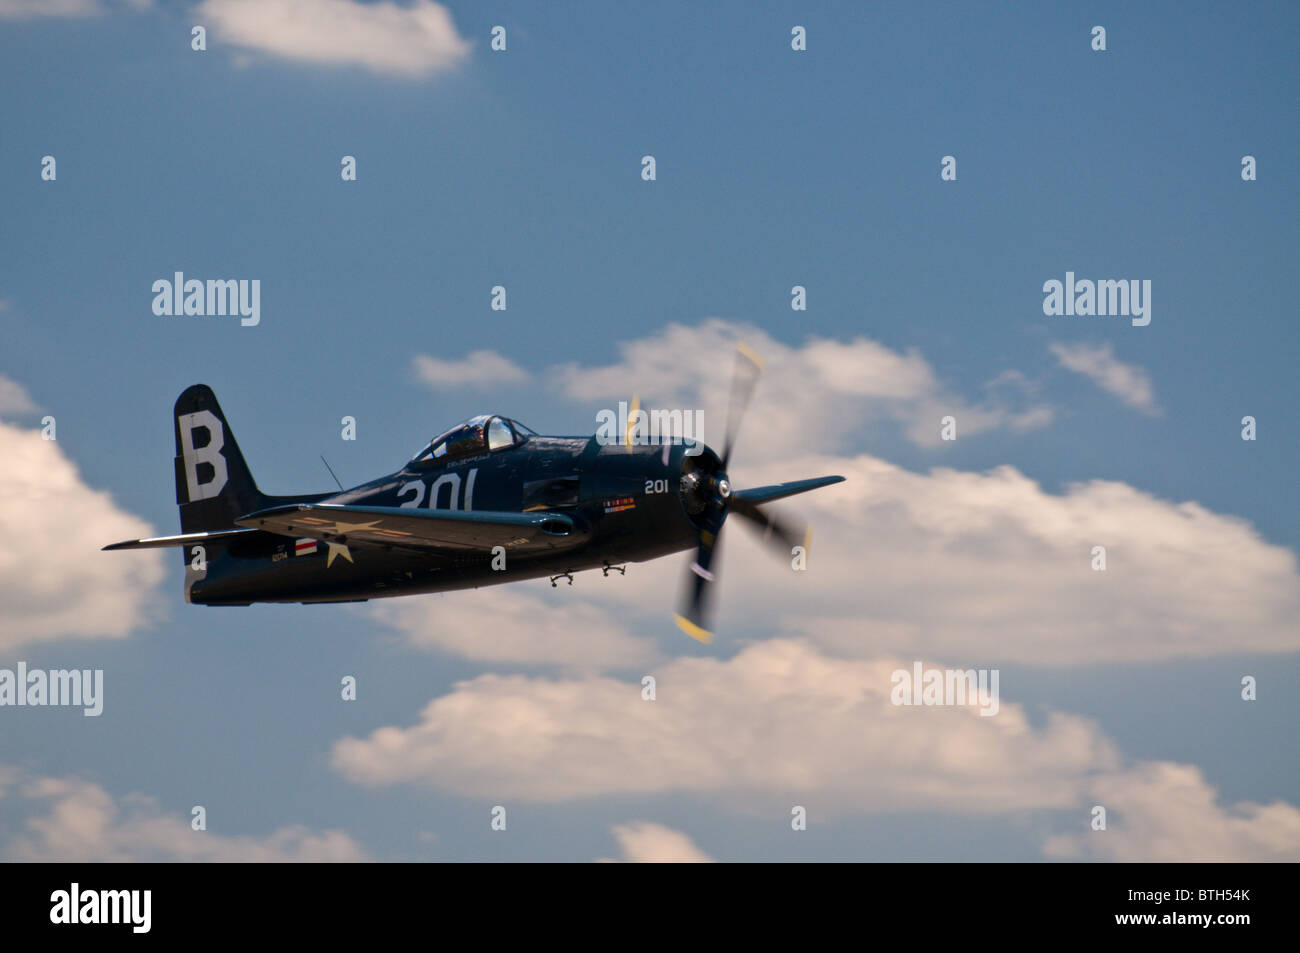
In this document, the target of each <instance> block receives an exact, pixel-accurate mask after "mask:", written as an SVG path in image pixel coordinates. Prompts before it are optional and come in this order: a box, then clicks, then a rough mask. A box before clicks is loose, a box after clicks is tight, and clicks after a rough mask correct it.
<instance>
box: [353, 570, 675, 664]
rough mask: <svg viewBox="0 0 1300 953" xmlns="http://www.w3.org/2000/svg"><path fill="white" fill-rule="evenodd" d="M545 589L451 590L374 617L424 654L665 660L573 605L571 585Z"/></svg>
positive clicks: (604, 616)
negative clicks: (535, 591)
mask: <svg viewBox="0 0 1300 953" xmlns="http://www.w3.org/2000/svg"><path fill="white" fill-rule="evenodd" d="M543 591H544V592H545V595H544V596H539V595H535V594H533V595H530V594H526V593H524V592H522V591H520V590H519V589H517V588H508V587H502V588H497V589H494V590H492V591H491V592H485V591H482V590H471V591H468V592H450V593H446V594H444V595H438V596H427V597H422V598H410V599H402V600H398V601H392V600H390V601H389V602H386V603H380V604H378V605H376V606H375V607H374V608H373V609H371V610H370V612H371V613H372V614H373V616H374V617H375V618H376V619H377V620H379V621H380V622H383V623H384V624H386V625H390V626H392V627H394V628H396V629H397V630H399V631H400V632H402V633H403V635H404V636H405V637H406V639H407V641H408V642H409V643H410V644H411V645H413V646H415V647H417V648H421V649H426V650H433V651H441V652H448V653H450V654H452V655H458V656H460V657H462V658H469V659H476V660H478V661H483V662H494V663H505V664H513V665H520V664H535V665H548V666H556V667H560V668H564V669H566V670H570V671H598V670H601V669H607V668H623V667H627V666H630V665H641V664H647V663H649V662H651V661H653V660H654V659H655V658H656V657H657V652H656V651H655V649H654V646H653V645H652V644H651V643H650V642H647V641H646V640H644V639H639V638H636V637H635V636H633V635H631V634H630V633H629V632H628V630H627V629H626V628H625V627H624V626H623V625H622V624H621V623H620V622H619V621H618V620H617V619H615V618H614V616H613V615H612V614H611V613H609V612H607V611H605V610H603V609H601V608H599V607H597V606H593V605H591V604H590V603H586V602H581V601H577V600H574V599H572V597H571V594H570V592H569V587H568V586H563V587H561V588H557V589H556V590H554V591H553V592H552V591H550V590H549V589H546V588H544V589H543Z"/></svg>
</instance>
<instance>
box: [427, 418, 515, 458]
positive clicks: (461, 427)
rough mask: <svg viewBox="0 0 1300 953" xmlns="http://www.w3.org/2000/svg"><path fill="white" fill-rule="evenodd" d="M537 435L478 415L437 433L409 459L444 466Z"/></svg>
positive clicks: (511, 423)
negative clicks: (451, 461)
mask: <svg viewBox="0 0 1300 953" xmlns="http://www.w3.org/2000/svg"><path fill="white" fill-rule="evenodd" d="M536 436H537V433H536V432H535V431H533V430H531V429H530V428H528V427H525V426H524V425H523V424H521V423H519V422H518V421H515V420H510V419H509V418H507V417H499V416H496V415H493V414H480V415H479V416H477V417H471V418H469V420H466V421H465V422H464V423H460V424H457V425H456V426H455V427H452V428H451V429H450V430H447V431H444V432H443V433H440V434H438V436H436V437H434V438H433V439H432V440H431V441H429V444H428V446H426V447H425V448H424V449H423V450H421V451H420V452H419V453H417V454H416V455H415V456H414V457H412V458H411V462H412V463H417V464H419V463H426V464H427V463H446V462H448V461H450V460H459V459H461V458H462V457H472V456H474V455H476V454H480V453H491V452H493V451H496V450H508V449H510V448H511V447H516V446H518V445H519V444H521V443H523V442H524V441H525V440H527V439H528V438H529V437H536Z"/></svg>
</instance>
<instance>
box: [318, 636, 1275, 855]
mask: <svg viewBox="0 0 1300 953" xmlns="http://www.w3.org/2000/svg"><path fill="white" fill-rule="evenodd" d="M910 667H911V663H910V662H908V661H903V660H900V659H876V660H872V661H855V660H846V659H838V658H834V657H832V656H828V655H825V654H823V653H821V652H820V651H818V650H817V649H816V648H815V647H814V646H812V645H809V644H808V643H806V642H800V641H796V640H780V641H770V642H762V643H758V644H755V645H753V646H750V647H749V648H746V649H745V650H743V651H742V652H741V653H740V654H738V655H737V656H735V657H734V658H732V659H729V660H727V661H717V660H713V659H704V658H695V659H684V658H683V659H677V660H675V661H673V662H670V663H668V664H665V665H663V666H661V667H659V668H657V669H656V670H654V674H655V676H656V678H657V680H658V699H657V700H656V701H654V702H646V701H642V700H641V697H640V686H639V683H638V682H636V681H627V682H623V681H617V680H614V679H610V678H604V677H595V676H590V677H583V678H571V679H566V680H560V681H556V680H549V679H541V678H527V677H523V676H513V677H502V676H499V675H483V676H480V677H478V678H475V679H472V680H470V681H467V682H462V683H460V684H458V685H456V686H455V687H454V688H453V690H452V691H451V692H450V693H449V694H447V695H445V696H443V697H441V698H438V699H435V700H434V701H432V702H430V703H429V705H428V706H426V707H425V709H424V711H423V712H422V714H421V717H420V720H419V722H418V723H417V724H415V725H412V726H410V727H408V728H398V727H384V728H380V729H379V730H377V731H375V732H373V733H372V734H371V735H370V736H369V737H368V738H364V739H362V738H345V739H342V740H340V741H339V742H338V743H337V744H336V745H335V748H334V752H333V765H334V767H335V769H336V770H338V771H339V772H341V773H342V774H343V775H345V776H346V777H348V778H349V779H351V780H353V781H354V782H357V783H361V784H365V785H369V786H387V785H394V784H415V785H421V786H425V787H428V788H432V789H436V790H439V791H444V792H449V793H452V794H457V795H461V796H465V797H475V798H483V797H491V798H507V799H511V800H519V801H525V802H542V803H557V802H571V801H584V800H589V799H595V798H602V797H604V798H609V797H625V796H654V795H660V796H666V795H683V794H685V795H691V796H694V797H699V798H707V799H711V800H712V801H713V802H714V803H717V804H720V805H725V806H726V807H728V808H730V809H732V810H736V811H741V812H774V811H775V812H780V813H782V814H784V812H786V811H788V809H789V805H790V804H792V803H800V804H805V805H810V806H814V807H815V809H816V810H817V812H818V814H819V816H822V817H833V816H840V817H843V816H847V815H863V814H892V813H910V812H926V811H936V812H942V813H945V814H950V815H966V816H977V817H1001V818H1006V819H1014V822H1015V823H1018V824H1019V823H1022V822H1023V820H1024V817H1025V815H1026V813H1027V812H1037V813H1039V814H1047V812H1050V814H1048V816H1050V817H1051V819H1052V823H1053V825H1054V826H1055V827H1057V829H1058V830H1060V829H1061V828H1062V827H1065V828H1069V829H1072V830H1073V831H1076V832H1077V833H1058V834H1055V835H1052V836H1049V837H1047V838H1045V839H1044V840H1043V842H1042V849H1043V853H1044V855H1045V856H1047V857H1053V858H1063V857H1083V858H1088V859H1096V860H1121V861H1179V862H1182V861H1261V860H1263V861H1295V860H1297V859H1300V810H1297V809H1296V808H1295V807H1294V806H1293V805H1290V804H1287V803H1285V802H1281V801H1277V802H1274V803H1272V804H1267V805H1260V804H1253V803H1239V804H1233V805H1230V806H1226V807H1224V806H1221V805H1220V804H1219V798H1218V793H1217V792H1216V791H1215V790H1214V789H1213V788H1212V787H1211V786H1210V785H1208V784H1207V783H1206V782H1205V780H1204V779H1203V778H1202V776H1201V774H1200V771H1199V770H1198V769H1197V768H1195V767H1193V766H1189V765H1180V764H1171V763H1162V762H1144V763H1138V764H1135V765H1125V764H1124V763H1123V760H1122V758H1121V756H1120V755H1119V753H1118V751H1117V750H1116V748H1115V746H1114V745H1113V743H1112V742H1111V740H1110V739H1109V738H1108V737H1107V736H1106V735H1105V734H1104V733H1103V732H1102V731H1101V730H1100V728H1099V727H1098V726H1097V725H1096V724H1095V723H1094V722H1092V721H1091V720H1089V719H1086V718H1081V717H1078V716H1074V715H1068V714H1063V713H1060V712H1051V711H1049V712H1047V713H1046V714H1045V715H1044V716H1042V717H1041V718H1036V719H1035V720H1034V721H1033V722H1031V720H1030V719H1029V717H1028V716H1027V713H1026V711H1025V709H1024V708H1023V707H1022V706H1021V705H1019V704H1017V703H1015V702H1011V701H1008V700H1007V698H1006V696H1005V694H1004V695H1003V697H1002V699H1001V705H1000V710H999V712H998V713H997V714H996V715H994V716H992V717H983V716H981V715H980V714H979V705H978V703H972V704H970V705H969V706H965V707H952V708H941V707H900V706H895V705H893V704H891V702H890V692H891V689H892V683H891V680H890V676H891V674H892V673H893V671H894V670H895V669H897V668H908V669H910ZM926 667H933V666H932V664H931V663H926ZM1001 688H1002V690H1003V691H1004V692H1005V691H1007V690H1008V684H1007V682H1006V680H1005V679H1003V680H1002V684H1001ZM1095 804H1101V805H1103V806H1105V807H1106V809H1107V811H1108V830H1107V831H1105V832H1095V833H1094V832H1091V831H1089V830H1088V825H1089V822H1090V820H1091V817H1092V814H1091V809H1092V806H1093V805H1095ZM810 809H811V807H810ZM613 832H614V834H615V837H616V839H617V840H618V842H619V845H620V847H621V853H622V858H621V859H623V860H629V861H637V860H639V861H648V860H690V859H698V860H705V859H708V858H707V857H706V856H705V855H704V854H703V853H702V852H701V851H700V850H699V849H698V848H697V847H696V846H695V845H694V844H692V843H691V842H690V840H689V839H688V838H687V837H686V836H685V835H683V834H681V833H680V832H677V831H674V830H672V829H670V828H665V827H662V826H661V825H657V824H653V823H649V822H636V823H632V824H627V825H622V826H619V827H616V828H614V830H613Z"/></svg>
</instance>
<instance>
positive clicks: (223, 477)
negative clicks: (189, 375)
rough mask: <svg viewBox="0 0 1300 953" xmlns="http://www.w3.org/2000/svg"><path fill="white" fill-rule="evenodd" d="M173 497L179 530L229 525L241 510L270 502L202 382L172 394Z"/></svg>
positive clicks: (221, 527) (200, 530) (217, 406)
mask: <svg viewBox="0 0 1300 953" xmlns="http://www.w3.org/2000/svg"><path fill="white" fill-rule="evenodd" d="M173 422H174V425H175V432H176V502H177V504H178V505H179V506H180V508H181V532H182V533H197V532H204V531H209V530H223V529H232V528H234V526H235V520H236V519H237V518H239V517H240V516H243V515H244V514H245V513H251V512H252V511H253V510H258V509H262V508H263V507H265V506H268V505H270V500H271V498H270V497H267V496H265V495H264V494H263V493H262V492H261V491H260V490H258V488H257V484H256V483H254V482H253V474H252V473H250V472H249V470H248V464H247V463H245V462H244V455H243V454H242V453H240V452H239V444H238V443H236V442H235V435H234V433H232V432H231V430H230V424H229V423H227V422H226V415H225V414H223V413H222V412H221V405H220V404H218V403H217V395H216V394H214V393H212V388H211V387H208V386H207V385H206V384H195V385H194V386H192V387H188V388H186V390H185V392H184V393H183V394H181V396H180V397H178V398H176V410H175V413H174V414H173Z"/></svg>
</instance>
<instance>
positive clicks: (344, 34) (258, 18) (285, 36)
mask: <svg viewBox="0 0 1300 953" xmlns="http://www.w3.org/2000/svg"><path fill="white" fill-rule="evenodd" d="M195 22H197V23H204V24H210V25H211V28H212V30H213V32H214V33H215V34H216V36H217V37H219V38H220V39H221V40H222V41H224V42H227V43H229V44H231V45H233V46H237V47H240V48H242V49H245V50H254V51H258V52H263V53H269V54H271V55H274V56H279V57H282V58H284V59H288V60H294V61H298V62H304V63H311V64H315V65H324V66H360V67H362V68H364V69H368V70H370V71H371V72H374V73H381V74H386V75H390V76H399V77H404V78H422V77H425V76H429V75H431V74H433V73H439V72H443V71H446V70H451V69H455V68H456V67H457V66H459V65H460V64H461V63H462V62H463V61H464V60H465V59H466V58H467V57H468V56H469V51H470V44H469V43H468V42H467V41H466V40H464V39H463V38H462V37H461V36H460V34H459V33H458V32H457V31H456V25H455V23H453V22H452V17H451V13H450V12H449V11H448V10H447V8H446V7H444V6H442V5H441V4H437V3H432V2H430V0H415V2H414V3H412V4H411V5H409V6H398V5H397V4H396V3H391V2H381V3H358V2H355V0H204V2H203V3H200V4H199V6H198V7H197V8H196V9H195Z"/></svg>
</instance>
